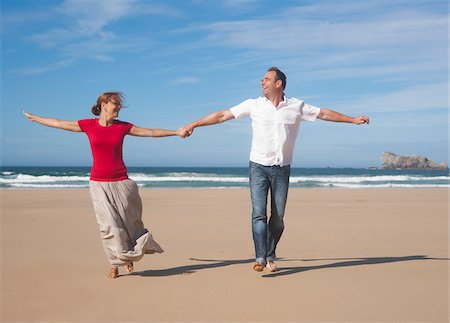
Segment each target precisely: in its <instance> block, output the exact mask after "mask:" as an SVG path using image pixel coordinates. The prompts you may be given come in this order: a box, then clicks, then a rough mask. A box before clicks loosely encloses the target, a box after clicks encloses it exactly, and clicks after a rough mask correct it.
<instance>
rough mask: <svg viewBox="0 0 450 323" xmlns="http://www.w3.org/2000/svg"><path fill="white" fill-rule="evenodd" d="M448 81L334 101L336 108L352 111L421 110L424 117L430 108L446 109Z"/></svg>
mask: <svg viewBox="0 0 450 323" xmlns="http://www.w3.org/2000/svg"><path fill="white" fill-rule="evenodd" d="M447 93H448V83H447V82H441V83H433V84H421V85H415V86H410V87H407V88H404V89H401V90H397V91H392V92H387V93H383V94H369V95H365V96H363V97H361V98H358V99H357V100H355V101H351V102H340V103H335V104H334V106H336V107H337V109H342V110H344V111H352V112H356V111H359V112H362V111H364V112H365V113H367V114H369V113H370V112H392V113H394V112H401V111H417V110H422V111H423V113H424V117H425V116H426V113H427V112H426V111H427V110H430V109H447V108H448V101H447Z"/></svg>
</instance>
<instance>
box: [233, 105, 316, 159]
mask: <svg viewBox="0 0 450 323" xmlns="http://www.w3.org/2000/svg"><path fill="white" fill-rule="evenodd" d="M230 111H231V113H232V114H233V115H234V117H235V118H236V119H240V118H242V117H246V116H250V118H251V119H252V129H253V140H252V148H251V151H250V160H251V161H252V162H254V163H258V164H261V165H264V166H274V165H279V166H286V165H290V164H291V162H292V155H293V153H294V146H295V140H296V139H297V133H298V129H299V127H300V123H301V121H314V120H316V118H317V116H318V114H319V113H320V108H317V107H314V106H312V105H308V104H305V103H304V102H303V101H301V100H299V99H296V98H287V97H284V100H283V101H282V102H280V104H279V105H278V106H277V107H275V106H274V105H273V103H272V102H271V101H270V100H269V99H267V98H266V97H259V98H257V99H249V100H246V101H244V102H242V103H240V104H238V105H236V106H234V107H232V108H230Z"/></svg>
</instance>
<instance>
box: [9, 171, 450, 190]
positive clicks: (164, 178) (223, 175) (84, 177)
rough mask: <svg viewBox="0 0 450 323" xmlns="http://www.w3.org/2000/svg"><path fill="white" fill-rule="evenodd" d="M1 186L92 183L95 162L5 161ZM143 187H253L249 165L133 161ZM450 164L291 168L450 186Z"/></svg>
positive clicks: (311, 174) (300, 181)
mask: <svg viewBox="0 0 450 323" xmlns="http://www.w3.org/2000/svg"><path fill="white" fill-rule="evenodd" d="M0 170H1V176H0V188H82V187H88V184H89V171H90V167H6V166H4V167H1V168H0ZM128 174H129V177H130V178H131V179H133V180H134V181H135V182H136V183H137V184H138V185H139V186H140V187H148V188H240V187H248V168H247V167H242V168H239V167H236V168H235V167H128ZM449 175H450V174H449V171H448V170H405V169H403V170H383V169H372V168H367V169H366V168H291V178H290V187H293V188H296V187H298V188H320V187H327V188H354V189H358V188H386V187H407V188H414V187H419V188H420V187H422V188H428V187H450V176H449Z"/></svg>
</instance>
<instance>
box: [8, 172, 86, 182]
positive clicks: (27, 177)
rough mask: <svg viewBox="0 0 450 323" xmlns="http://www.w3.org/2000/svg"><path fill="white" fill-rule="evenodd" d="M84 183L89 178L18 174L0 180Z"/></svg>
mask: <svg viewBox="0 0 450 323" xmlns="http://www.w3.org/2000/svg"><path fill="white" fill-rule="evenodd" d="M74 181H76V182H84V181H89V176H48V175H41V176H33V175H26V174H19V175H17V177H15V178H0V183H7V184H13V183H51V182H74Z"/></svg>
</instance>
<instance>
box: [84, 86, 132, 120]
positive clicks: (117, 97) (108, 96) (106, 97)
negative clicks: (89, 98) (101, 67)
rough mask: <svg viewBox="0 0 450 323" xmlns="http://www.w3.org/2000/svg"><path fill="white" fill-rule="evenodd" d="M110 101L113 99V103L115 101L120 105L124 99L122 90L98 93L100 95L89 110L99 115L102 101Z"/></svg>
mask: <svg viewBox="0 0 450 323" xmlns="http://www.w3.org/2000/svg"><path fill="white" fill-rule="evenodd" d="M110 101H114V103H117V104H118V105H120V106H122V102H123V101H125V98H124V96H123V93H122V92H105V93H102V94H100V96H99V97H98V99H97V103H96V104H94V106H93V107H92V109H91V111H92V113H93V114H94V115H95V116H99V115H100V112H102V109H101V107H102V103H108V102H110Z"/></svg>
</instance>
